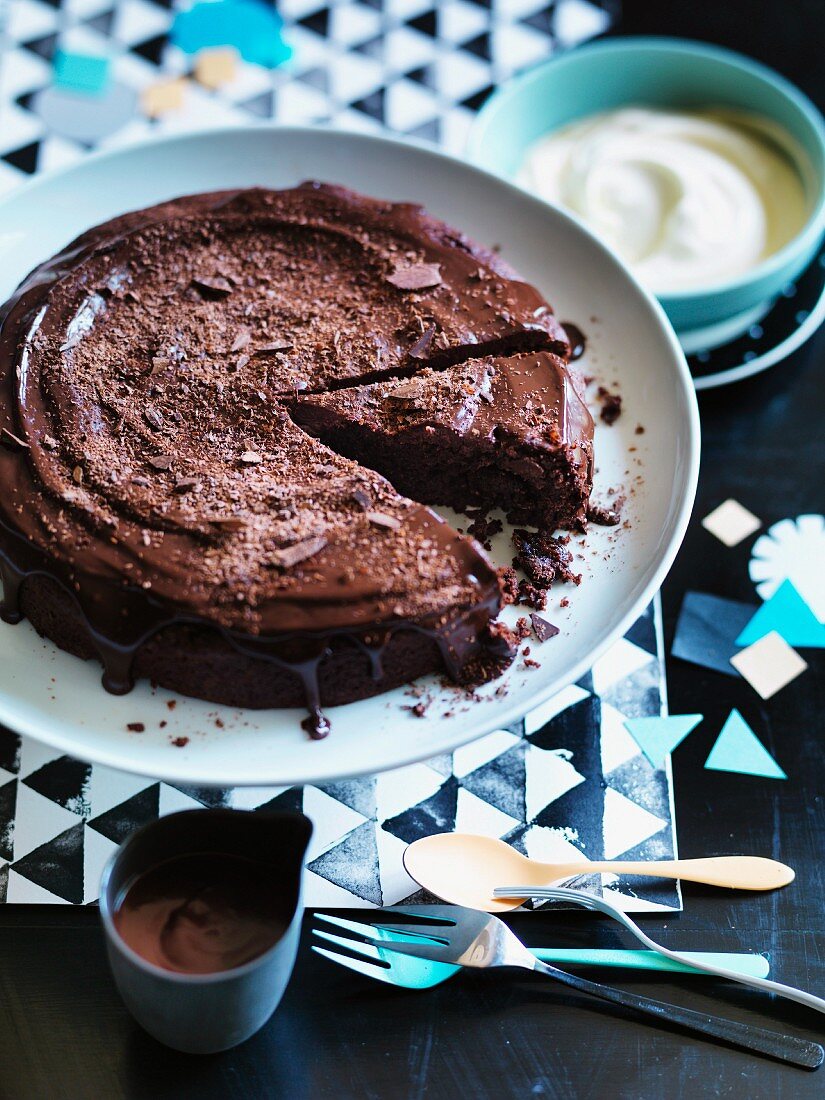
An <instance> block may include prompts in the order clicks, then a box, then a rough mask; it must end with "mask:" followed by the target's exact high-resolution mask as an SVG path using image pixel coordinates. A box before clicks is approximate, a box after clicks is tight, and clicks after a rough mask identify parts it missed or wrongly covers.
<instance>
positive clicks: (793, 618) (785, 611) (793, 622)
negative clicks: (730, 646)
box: [736, 581, 825, 649]
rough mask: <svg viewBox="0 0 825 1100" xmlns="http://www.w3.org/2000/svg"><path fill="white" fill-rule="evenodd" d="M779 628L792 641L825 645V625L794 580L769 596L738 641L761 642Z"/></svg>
mask: <svg viewBox="0 0 825 1100" xmlns="http://www.w3.org/2000/svg"><path fill="white" fill-rule="evenodd" d="M772 630H775V631H776V633H777V634H781V635H782V637H783V638H784V639H785V641H786V642H787V643H788V645H792V646H800V647H802V648H804V647H805V646H811V647H815V648H817V649H822V648H825V625H823V624H822V623H821V622H820V621H819V619H817V617H816V615H814V613H813V611H811V609H810V607H808V605H807V604H806V603H805V601H804V600H803V599H802V597H801V596H800V595H799V593H798V592H797V590H796V589H795V588H794V586H793V584H792V582H791V581H783V582H782V584H780V586H779V588H777V590H776V591H775V592H774V594H773V595H772V596H771V598H770V599H769V600H766V601H765V603H763V604H762V606H761V607H760V608H759V610H758V611H757V612H756V614H755V615H754V616H753V618H752V619H751V620H750V622H749V623H748V624H747V626H746V627H745V629H744V630H743V631H742V633H741V634H740V635H739V637H738V638H737V639H736V644H737V645H741V646H745V645H752V644H753V643H754V642H758V641H759V639H760V638H764V637H765V635H766V634H770V633H771V631H772Z"/></svg>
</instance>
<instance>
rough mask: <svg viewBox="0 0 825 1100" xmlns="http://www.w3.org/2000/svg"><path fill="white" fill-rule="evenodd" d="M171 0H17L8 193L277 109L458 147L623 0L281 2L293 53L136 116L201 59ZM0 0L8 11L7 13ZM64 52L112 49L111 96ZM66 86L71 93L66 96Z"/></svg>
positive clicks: (9, 34)
mask: <svg viewBox="0 0 825 1100" xmlns="http://www.w3.org/2000/svg"><path fill="white" fill-rule="evenodd" d="M188 6H190V0H186V2H183V0H181V2H173V0H48V2H46V0H14V2H13V3H10V4H8V5H6V9H5V10H6V12H7V19H6V28H5V32H3V31H2V29H1V28H0V35H2V37H1V38H0V191H3V190H6V189H8V188H13V187H14V186H16V185H18V184H19V182H20V181H21V180H23V179H25V178H26V177H27V176H28V175H30V174H31V173H33V172H36V171H40V170H43V169H47V168H54V167H59V166H63V165H66V164H70V163H72V162H73V161H75V160H77V159H78V158H80V157H82V156H83V155H84V154H85V153H86V151H87V150H88V149H90V148H94V147H107V146H113V145H121V144H125V143H128V142H130V141H134V140H137V139H140V138H143V137H146V136H148V135H150V134H152V133H157V132H178V131H181V130H191V129H193V128H198V127H201V126H222V125H232V124H233V123H243V122H247V123H248V122H249V121H250V119H273V120H275V121H276V122H282V123H290V124H295V125H303V124H309V123H315V122H322V123H326V124H330V125H333V126H337V127H342V128H346V129H355V130H366V131H376V130H382V129H384V130H387V129H388V130H391V131H393V132H395V133H397V134H402V135H408V136H410V137H415V138H419V139H423V140H427V141H432V142H435V143H436V144H438V145H440V146H442V148H445V149H447V150H448V151H450V152H453V153H460V152H461V151H462V150H463V148H464V144H465V140H466V135H467V130H468V127H469V125H470V122H471V120H472V118H473V115H474V113H475V111H476V110H477V109H478V108H479V106H480V105H481V104H482V103H483V101H484V100H485V99H486V98H487V96H488V95H489V94H490V92H491V91H492V90H493V88H494V86H495V85H496V84H498V83H500V82H501V81H502V80H506V79H507V78H509V77H510V76H512V75H513V74H514V73H516V72H519V71H520V70H522V69H525V68H527V67H529V66H531V65H534V64H536V63H537V62H539V61H542V60H543V59H544V58H546V57H548V56H550V55H551V54H552V53H555V52H558V51H559V50H563V49H565V48H568V47H570V46H575V45H577V44H579V43H580V42H583V41H585V40H586V39H588V38H590V37H592V36H594V35H597V34H601V33H603V32H604V31H605V30H607V29H608V27H609V26H610V25H611V22H612V20H613V18H614V17H615V12H616V9H617V7H618V2H617V0H605V2H603V3H599V2H591V0H279V2H278V4H277V8H278V11H279V13H280V15H281V16H282V17H283V20H284V38H285V40H286V41H287V43H288V44H289V45H290V46H291V48H292V51H293V55H292V57H291V59H290V60H289V61H287V62H286V63H285V64H283V65H282V66H280V67H278V68H275V69H269V68H266V67H264V66H261V65H257V64H250V63H247V62H241V63H240V65H239V66H238V70H237V75H236V78H235V79H234V80H233V81H232V82H231V83H229V84H226V85H224V86H223V87H221V88H219V89H218V90H216V91H209V90H207V89H206V88H203V87H200V86H198V85H196V84H195V83H194V82H191V83H190V84H189V85H188V87H187V91H186V95H185V99H184V103H183V105H182V107H181V109H180V110H174V111H171V112H170V113H169V114H167V115H165V116H164V117H163V118H161V119H159V120H149V119H147V118H145V117H143V116H142V115H141V114H140V110H139V106H138V94H139V93H140V91H141V90H142V89H145V88H146V87H147V86H149V85H151V84H153V83H156V82H157V81H158V79H159V78H160V77H163V76H165V75H169V74H173V75H176V74H180V73H188V72H189V71H190V70H191V66H192V58H191V57H190V56H189V55H187V54H184V53H183V52H182V51H180V50H179V49H178V48H177V47H175V46H172V45H171V44H170V43H169V41H168V32H169V28H170V25H171V22H172V19H173V18H174V15H175V11H176V9H178V8H185V7H188ZM3 7H4V5H3V0H0V14H2V11H3ZM58 49H62V50H64V51H72V52H77V53H82V54H90V55H92V56H99V57H107V58H109V59H110V63H111V84H110V86H109V89H108V91H107V93H106V94H105V95H104V96H101V97H91V96H85V97H82V98H80V99H78V97H77V96H74V98H72V97H71V96H70V95H68V94H67V93H64V92H61V90H60V89H58V88H55V87H53V86H52V85H53V73H52V59H53V58H54V55H55V52H56V51H57V50H58ZM67 95H68V98H67Z"/></svg>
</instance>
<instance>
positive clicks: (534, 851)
mask: <svg viewBox="0 0 825 1100" xmlns="http://www.w3.org/2000/svg"><path fill="white" fill-rule="evenodd" d="M549 644H553V643H552V642H551V643H549ZM663 667H664V664H663V661H662V656H661V628H660V625H659V621H658V610H657V603H654V604H651V606H650V607H649V608H648V610H647V611H646V612H645V614H644V615H643V616H642V618H640V619H639V621H638V622H637V623H636V624H635V625H634V626H633V628H632V629H631V630H630V631H629V632H628V634H627V635H626V636H625V637H624V638H623V639H621V640H620V641H619V642H617V643H616V645H614V646H613V647H612V648H611V649H610V650H609V651H608V652H607V653H606V654H605V656H604V657H602V658H601V659H600V660H599V661H597V662H596V664H595V666H594V668H593V670H592V672H590V673H588V674H587V676H585V677H584V678H583V679H582V680H580V681H579V683H578V684H574V685H571V686H570V687H569V688H566V689H565V690H564V691H562V692H561V693H560V694H559V695H557V696H556V697H555V698H554V699H552V700H550V701H549V702H548V703H545V704H544V705H543V706H541V707H539V708H538V709H537V710H534V711H532V712H531V713H530V714H528V715H527V717H526V718H525V719H524V720H523V721H522V722H519V723H518V724H517V725H516V726H514V727H511V728H510V729H506V730H498V731H495V732H494V733H491V734H489V735H487V736H486V737H482V738H480V739H479V740H477V741H474V742H472V743H471V744H469V745H466V746H464V747H462V748H460V749H457V750H456V751H455V752H453V753H448V754H445V755H443V756H438V757H436V758H434V759H432V760H428V761H425V762H422V763H419V764H411V765H408V766H406V767H403V768H398V769H396V770H394V771H389V772H385V773H382V774H380V775H377V776H369V777H364V778H361V779H352V780H346V781H342V782H338V783H325V784H323V785H319V786H307V787H303V788H301V787H289V788H271V787H270V788H267V787H253V788H249V787H246V788H235V789H216V788H200V789H199V788H195V787H189V786H185V785H175V784H170V783H165V782H152V781H151V780H150V779H146V778H145V777H141V776H134V775H128V774H126V773H122V772H116V771H113V770H112V769H111V768H106V767H103V766H100V765H97V764H87V763H83V762H81V761H79V760H73V759H72V758H70V757H68V756H62V755H61V754H60V753H59V752H57V751H56V750H54V749H52V748H49V747H47V746H45V745H41V744H40V743H39V742H37V741H33V740H31V739H29V738H21V737H18V736H17V735H16V734H14V733H12V732H11V731H9V730H5V729H3V728H2V727H0V901H2V902H8V903H15V902H35V903H54V904H59V903H64V904H65V903H73V904H78V905H80V904H86V903H89V902H93V901H95V900H96V898H97V889H98V883H99V881H100V874H101V871H102V869H103V865H104V863H105V861H106V860H107V859H108V857H109V855H110V854H111V853H112V852H113V851H114V850H115V848H116V847H117V845H118V844H120V843H121V842H122V841H123V840H124V839H125V838H126V837H127V836H128V835H129V834H130V833H131V832H132V831H133V830H134V829H135V828H137V827H138V826H140V825H142V824H144V823H145V822H147V821H151V820H154V819H155V818H156V817H158V816H159V815H161V814H165V813H170V812H172V811H174V810H180V809H194V808H199V807H203V806H232V807H237V808H242V809H258V808H264V807H277V808H283V809H300V810H303V811H304V812H305V813H307V814H308V815H309V816H310V817H311V818H312V820H313V823H314V825H315V833H314V836H313V838H312V842H311V846H310V851H309V854H308V869H307V875H306V901H307V905H309V906H317V907H344V906H375V905H382V904H383V905H389V904H395V903H397V902H400V901H403V900H408V901H415V900H427V899H424V898H423V896H422V895H421V894H420V893H417V887H416V885H415V883H414V882H413V881H412V880H411V879H410V878H409V877H408V875H407V874H406V872H405V871H404V868H403V865H402V862H401V855H402V853H403V851H404V848H405V846H406V845H407V844H408V843H410V842H411V841H413V840H416V839H417V838H418V837H421V836H425V835H427V834H429V833H434V832H441V831H444V830H461V831H467V832H478V833H484V834H486V835H489V836H495V837H501V838H502V839H505V840H507V841H509V842H510V843H512V844H514V845H515V846H516V847H517V848H519V849H520V850H521V851H523V852H525V853H526V854H528V855H531V856H535V857H537V858H539V859H548V860H565V859H577V860H578V859H580V858H581V857H582V856H584V857H585V858H589V859H612V858H619V857H622V858H628V859H669V858H672V857H673V856H674V855H675V851H676V849H675V845H676V840H675V827H674V821H673V806H672V796H671V784H670V773H669V770H660V771H656V770H655V769H654V768H653V767H652V766H651V765H650V763H649V762H648V761H647V759H646V758H645V757H644V756H643V755H642V754H641V753H640V751H639V748H638V746H637V745H636V742H635V741H634V740H633V739H632V738H631V736H630V735H629V734H628V733H627V731H626V730H625V729H624V726H623V725H622V721H623V719H624V718H631V717H633V718H635V717H642V716H646V715H653V714H660V713H662V712H663V710H664V708H665V695H664V683H663V677H662V670H663ZM605 888H606V889H610V890H611V896H613V897H614V898H615V899H616V900H617V901H619V902H620V904H622V905H623V906H624V907H625V908H628V909H635V910H650V909H658V908H668V909H678V908H680V907H681V903H680V897H679V894H678V891H677V889H676V887H675V885H674V884H673V883H667V882H662V883H659V884H657V883H656V882H655V880H650V879H646V880H640V881H639V882H634V881H633V880H622V883H621V886H620V887H618V888H611V887H610V886H609V884H606V887H605Z"/></svg>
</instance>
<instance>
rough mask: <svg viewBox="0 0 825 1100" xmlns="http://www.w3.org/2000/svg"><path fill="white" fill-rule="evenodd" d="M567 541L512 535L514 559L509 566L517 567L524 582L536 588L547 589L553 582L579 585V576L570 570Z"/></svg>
mask: <svg viewBox="0 0 825 1100" xmlns="http://www.w3.org/2000/svg"><path fill="white" fill-rule="evenodd" d="M566 542H569V538H568V539H559V538H554V537H553V535H550V534H548V533H547V532H544V531H538V532H536V533H531V532H530V531H524V530H519V529H517V530H515V531H513V545H514V546H515V548H516V556H515V558H514V559H513V565H519V566H521V568H522V569H523V570H524V572H525V573H526V574H527V578H528V580H529V581H530V582H531V583H532V584H534V585H535V586H536V587H537V588H549V587H550V586H551V585H552V584H553V582H554V581H572V582H573V584H577V585H578V584H581V574H576V573H574V572H573V571H572V569H571V568H570V564H571V562H572V561H573V555H572V554H571V553H570V551H569V550H568V549H567V548H566V545H565V543H566Z"/></svg>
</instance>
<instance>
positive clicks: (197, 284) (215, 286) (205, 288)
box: [192, 275, 232, 300]
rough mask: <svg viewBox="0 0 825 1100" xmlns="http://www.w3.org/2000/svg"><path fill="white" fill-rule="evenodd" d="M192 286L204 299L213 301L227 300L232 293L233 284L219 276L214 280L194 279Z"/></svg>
mask: <svg viewBox="0 0 825 1100" xmlns="http://www.w3.org/2000/svg"><path fill="white" fill-rule="evenodd" d="M192 286H193V287H194V288H195V290H197V291H198V292H199V293H200V294H201V296H202V297H204V298H211V299H213V300H216V299H218V298H226V297H227V295H229V294H231V293H232V284H231V283H230V282H229V281H228V280H226V279H223V278H221V276H219V275H218V276H216V277H215V278H212V279H193V280H192Z"/></svg>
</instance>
